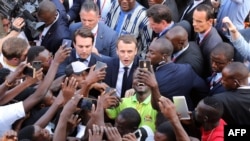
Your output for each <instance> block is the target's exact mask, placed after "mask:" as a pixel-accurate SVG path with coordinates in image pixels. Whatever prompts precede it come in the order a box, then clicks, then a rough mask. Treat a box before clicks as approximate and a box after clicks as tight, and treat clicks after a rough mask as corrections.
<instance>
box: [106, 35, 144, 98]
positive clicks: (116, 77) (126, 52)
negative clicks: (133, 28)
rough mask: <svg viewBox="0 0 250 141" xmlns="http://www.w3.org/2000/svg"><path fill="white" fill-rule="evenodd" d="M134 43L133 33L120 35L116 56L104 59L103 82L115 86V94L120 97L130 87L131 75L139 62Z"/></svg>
mask: <svg viewBox="0 0 250 141" xmlns="http://www.w3.org/2000/svg"><path fill="white" fill-rule="evenodd" d="M136 45H137V40H136V38H135V37H134V36H133V35H122V36H120V37H119V38H118V41H117V49H116V52H117V55H118V58H117V57H116V58H110V59H109V60H107V61H106V63H107V66H108V67H107V69H106V72H107V74H106V77H105V80H104V82H105V83H106V84H108V85H109V86H110V87H113V88H116V92H117V95H118V96H120V97H124V94H125V91H126V90H128V89H130V88H132V76H133V73H134V71H135V69H136V68H137V67H138V62H139V58H138V57H137V56H136V54H137V46H136ZM126 71H127V72H126ZM125 73H127V74H126V75H125ZM125 76H127V77H126V78H125ZM125 80H126V81H125Z"/></svg>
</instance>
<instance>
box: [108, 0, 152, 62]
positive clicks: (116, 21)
mask: <svg viewBox="0 0 250 141" xmlns="http://www.w3.org/2000/svg"><path fill="white" fill-rule="evenodd" d="M121 16H122V18H121ZM106 24H107V25H108V26H109V27H111V28H112V29H114V30H115V31H117V32H118V34H119V35H123V34H133V35H135V37H136V38H137V41H138V51H139V52H138V53H139V54H140V55H141V56H143V57H144V55H145V54H146V52H147V50H148V46H149V45H150V43H151V38H152V37H151V36H152V29H151V28H150V27H149V23H148V17H147V16H146V8H144V7H143V6H141V5H140V4H139V3H137V2H136V4H135V8H134V9H132V10H131V11H129V12H124V11H122V10H121V8H120V6H119V3H118V1H114V2H113V3H112V6H111V10H110V11H109V13H108V14H107V19H106Z"/></svg>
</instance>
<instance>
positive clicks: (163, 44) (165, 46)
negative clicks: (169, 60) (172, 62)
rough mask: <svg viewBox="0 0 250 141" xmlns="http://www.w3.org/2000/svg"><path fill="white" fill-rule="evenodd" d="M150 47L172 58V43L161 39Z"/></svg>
mask: <svg viewBox="0 0 250 141" xmlns="http://www.w3.org/2000/svg"><path fill="white" fill-rule="evenodd" d="M150 46H154V47H155V48H156V49H157V50H158V51H159V52H161V53H163V54H166V55H167V56H171V55H172V53H173V45H172V43H171V42H170V41H169V40H168V39H165V38H159V39H157V40H155V41H153V42H152V43H151V45H150Z"/></svg>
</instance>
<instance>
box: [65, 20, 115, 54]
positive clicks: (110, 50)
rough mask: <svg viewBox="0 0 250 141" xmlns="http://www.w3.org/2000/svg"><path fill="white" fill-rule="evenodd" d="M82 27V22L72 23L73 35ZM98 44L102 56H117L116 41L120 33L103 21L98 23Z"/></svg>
mask: <svg viewBox="0 0 250 141" xmlns="http://www.w3.org/2000/svg"><path fill="white" fill-rule="evenodd" d="M81 27H82V23H81V22H79V23H75V24H72V25H70V27H69V30H70V32H71V35H72V37H73V35H74V33H75V31H76V30H77V29H79V28H81ZM96 36H97V37H96V44H95V47H96V48H97V50H98V52H99V53H100V54H102V57H105V58H107V57H115V56H116V41H117V38H118V35H117V33H116V32H115V31H113V30H112V29H111V28H110V27H108V26H107V25H105V24H104V23H103V22H99V23H98V29H97V35H96Z"/></svg>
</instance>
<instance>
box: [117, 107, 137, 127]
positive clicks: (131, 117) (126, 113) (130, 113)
mask: <svg viewBox="0 0 250 141" xmlns="http://www.w3.org/2000/svg"><path fill="white" fill-rule="evenodd" d="M119 116H121V117H122V118H123V119H126V120H127V123H130V127H138V126H139V125H140V123H141V116H140V114H139V113H138V111H137V110H136V109H134V108H125V109H123V110H122V111H121V112H120V113H119Z"/></svg>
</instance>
